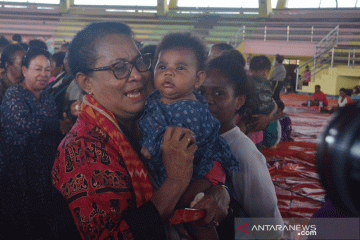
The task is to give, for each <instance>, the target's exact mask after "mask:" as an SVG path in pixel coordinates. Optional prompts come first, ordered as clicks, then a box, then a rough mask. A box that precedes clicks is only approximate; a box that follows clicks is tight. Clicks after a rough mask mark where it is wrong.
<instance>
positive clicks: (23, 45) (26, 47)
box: [19, 42, 29, 51]
mask: <svg viewBox="0 0 360 240" xmlns="http://www.w3.org/2000/svg"><path fill="white" fill-rule="evenodd" d="M19 44H20V46H22V47H23V48H24V50H25V51H27V50H28V49H29V45H27V44H26V43H24V42H21V43H19Z"/></svg>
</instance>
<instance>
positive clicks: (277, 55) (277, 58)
mask: <svg viewBox="0 0 360 240" xmlns="http://www.w3.org/2000/svg"><path fill="white" fill-rule="evenodd" d="M275 60H276V61H277V62H278V63H280V64H281V63H282V62H283V61H284V56H281V55H279V54H276V56H275Z"/></svg>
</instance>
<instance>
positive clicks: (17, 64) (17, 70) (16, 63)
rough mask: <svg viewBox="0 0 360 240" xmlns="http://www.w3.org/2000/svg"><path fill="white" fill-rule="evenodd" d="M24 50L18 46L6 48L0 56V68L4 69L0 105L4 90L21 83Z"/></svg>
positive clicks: (13, 45)
mask: <svg viewBox="0 0 360 240" xmlns="http://www.w3.org/2000/svg"><path fill="white" fill-rule="evenodd" d="M24 55H25V50H24V49H23V48H22V47H21V46H20V45H19V44H10V45H8V46H6V47H5V48H4V50H3V52H2V54H1V65H0V68H2V69H4V71H5V72H4V76H3V77H2V79H1V80H0V103H1V102H2V99H3V97H4V95H5V92H6V90H7V89H8V88H9V87H10V86H12V85H14V84H17V83H19V82H20V81H21V78H22V75H21V60H22V58H23V56H24Z"/></svg>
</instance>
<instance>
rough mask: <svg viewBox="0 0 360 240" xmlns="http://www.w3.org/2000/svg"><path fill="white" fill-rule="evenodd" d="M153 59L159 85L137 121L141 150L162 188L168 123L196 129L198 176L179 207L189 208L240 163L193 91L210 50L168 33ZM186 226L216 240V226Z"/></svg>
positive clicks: (181, 35) (201, 77)
mask: <svg viewBox="0 0 360 240" xmlns="http://www.w3.org/2000/svg"><path fill="white" fill-rule="evenodd" d="M155 62H156V65H155V68H154V83H155V88H156V89H157V90H155V91H154V92H153V93H152V94H151V95H150V96H149V97H148V99H147V104H146V106H145V110H144V113H143V115H142V116H141V118H140V120H139V127H140V130H141V134H142V143H143V147H142V150H141V152H142V154H143V155H144V156H145V157H146V158H148V159H149V160H148V161H145V162H144V163H145V165H146V167H147V169H148V171H149V173H150V174H151V176H152V177H153V179H154V181H155V183H156V185H157V186H155V187H158V186H160V185H161V184H162V183H163V181H164V180H165V177H166V171H165V168H164V165H163V162H162V159H161V152H162V151H161V144H162V141H163V136H164V132H165V130H166V128H167V127H168V126H180V127H186V128H189V129H190V130H192V131H193V132H194V134H195V139H196V144H197V146H198V151H197V152H196V153H195V159H194V171H193V178H192V181H195V180H196V181H197V184H196V185H197V189H195V187H194V188H192V187H191V186H192V185H191V184H190V186H189V188H188V190H187V192H186V193H185V194H184V197H183V200H181V201H180V202H181V203H180V207H189V206H188V205H187V204H188V203H189V202H190V201H191V200H192V199H193V198H194V196H195V195H196V194H197V193H198V192H199V190H200V192H202V191H204V190H206V189H207V188H209V187H211V184H212V185H217V184H219V183H224V182H225V173H224V169H232V170H235V171H236V170H238V167H239V163H238V161H237V160H236V158H235V157H234V156H233V155H232V153H231V150H230V147H229V145H228V144H227V143H226V141H225V140H224V139H222V138H221V137H219V135H218V133H219V129H220V123H219V121H218V120H217V119H216V118H214V117H213V116H212V115H211V113H210V112H209V110H208V104H207V102H206V100H205V99H204V97H203V96H201V95H200V94H198V93H196V92H193V90H194V89H196V88H198V87H199V86H200V85H201V84H202V83H203V81H204V79H205V72H204V68H205V62H206V51H205V47H204V45H203V44H202V43H201V41H200V40H198V39H197V38H195V37H193V36H191V35H190V33H172V34H168V35H166V36H165V37H164V38H163V39H162V41H161V42H160V43H159V45H158V47H157V50H156V54H155ZM150 159H151V160H150ZM200 183H201V187H200V189H199V184H200ZM193 186H195V184H194V185H193ZM215 224H216V223H215ZM188 230H189V232H190V233H191V234H192V235H195V238H196V239H217V233H216V230H215V228H214V227H212V228H209V227H200V226H197V225H195V224H191V226H188Z"/></svg>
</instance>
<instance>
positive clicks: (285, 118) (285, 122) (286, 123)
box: [277, 102, 294, 142]
mask: <svg viewBox="0 0 360 240" xmlns="http://www.w3.org/2000/svg"><path fill="white" fill-rule="evenodd" d="M277 106H278V111H277V115H278V117H279V122H280V126H281V139H280V140H281V141H282V142H286V141H294V140H293V139H292V138H291V130H292V128H291V119H290V117H289V115H287V114H286V113H284V108H285V105H284V103H283V102H277Z"/></svg>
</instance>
